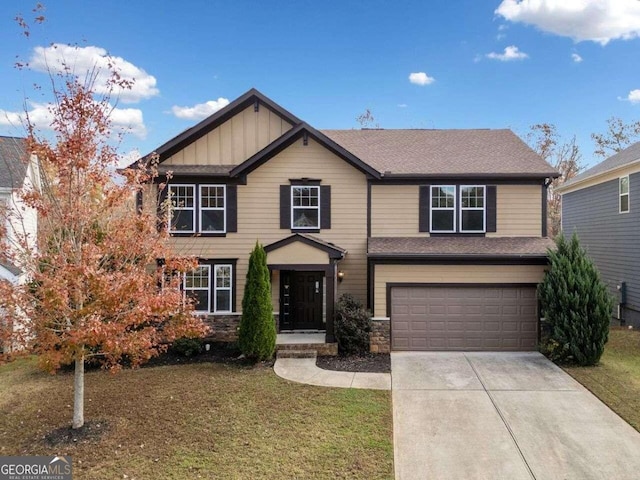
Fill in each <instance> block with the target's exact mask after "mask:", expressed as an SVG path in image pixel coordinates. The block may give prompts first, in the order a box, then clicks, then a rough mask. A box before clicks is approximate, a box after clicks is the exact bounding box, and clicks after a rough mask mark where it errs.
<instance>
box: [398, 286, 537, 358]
mask: <svg viewBox="0 0 640 480" xmlns="http://www.w3.org/2000/svg"><path fill="white" fill-rule="evenodd" d="M391 303H392V308H391V312H392V314H391V342H392V348H393V349H394V350H534V349H535V348H536V346H537V341H538V319H537V317H538V308H537V297H536V291H535V288H533V287H495V286H491V285H487V286H486V287H485V286H481V287H464V286H457V287H394V288H393V289H392V291H391Z"/></svg>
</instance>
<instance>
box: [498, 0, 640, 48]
mask: <svg viewBox="0 0 640 480" xmlns="http://www.w3.org/2000/svg"><path fill="white" fill-rule="evenodd" d="M495 13H496V14H498V15H501V16H502V17H504V18H505V19H506V20H510V21H512V22H522V23H526V24H529V25H534V26H535V27H537V28H539V29H540V30H542V31H545V32H550V33H553V34H556V35H560V36H563V37H570V38H572V39H574V40H575V41H577V42H581V41H585V40H589V41H592V42H597V43H600V44H601V45H606V44H607V43H608V42H609V41H611V40H614V39H623V40H628V39H631V38H635V37H638V36H640V1H638V0H503V1H502V3H501V4H500V5H499V6H498V8H497V9H496V11H495Z"/></svg>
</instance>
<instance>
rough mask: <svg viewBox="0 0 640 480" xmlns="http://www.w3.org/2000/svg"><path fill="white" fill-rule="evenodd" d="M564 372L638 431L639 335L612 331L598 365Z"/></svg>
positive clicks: (639, 409)
mask: <svg viewBox="0 0 640 480" xmlns="http://www.w3.org/2000/svg"><path fill="white" fill-rule="evenodd" d="M564 369H565V370H566V371H567V372H568V373H569V374H570V375H571V376H572V377H574V378H575V379H576V380H578V381H579V382H580V383H581V384H583V385H584V386H585V387H587V388H588V389H589V390H591V391H592V392H593V393H594V394H595V395H596V396H597V397H598V398H599V399H600V400H602V401H603V402H604V403H606V404H607V405H608V406H609V407H610V408H611V409H612V410H613V411H615V412H616V413H617V414H618V415H620V416H621V417H622V418H624V419H625V420H626V421H627V422H629V423H630V424H631V425H632V426H633V427H634V428H635V429H636V430H638V431H640V331H634V330H626V329H613V330H611V331H610V332H609V342H608V343H607V346H606V347H605V350H604V354H603V355H602V358H601V360H600V364H599V365H597V366H595V367H564Z"/></svg>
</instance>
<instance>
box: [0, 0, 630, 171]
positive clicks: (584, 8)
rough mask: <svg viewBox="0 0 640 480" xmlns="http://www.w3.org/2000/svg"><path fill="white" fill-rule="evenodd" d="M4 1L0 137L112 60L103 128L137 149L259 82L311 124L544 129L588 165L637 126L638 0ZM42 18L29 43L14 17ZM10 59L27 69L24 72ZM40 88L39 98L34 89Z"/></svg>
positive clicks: (18, 131)
mask: <svg viewBox="0 0 640 480" xmlns="http://www.w3.org/2000/svg"><path fill="white" fill-rule="evenodd" d="M35 3H36V2H34V1H25V0H3V1H2V2H0V135H15V136H21V135H24V129H23V128H22V127H21V126H20V119H21V118H23V112H24V110H25V107H26V108H27V110H29V111H30V113H31V118H32V119H34V121H36V122H37V123H38V125H39V126H41V127H42V128H44V129H46V128H47V125H48V121H47V120H48V118H47V114H46V102H47V101H48V100H50V97H47V94H46V92H47V88H46V85H47V81H48V76H47V74H46V73H45V72H46V69H47V68H49V69H53V70H55V69H56V66H58V65H59V61H60V58H64V59H65V61H66V62H67V63H70V64H73V65H74V68H75V69H76V71H77V72H78V73H82V72H86V70H87V68H92V67H94V66H97V67H101V66H102V67H103V70H102V71H105V68H104V67H105V66H106V65H107V63H108V60H107V58H112V61H113V63H114V64H115V65H116V66H117V67H118V68H119V70H120V72H121V74H122V75H123V76H124V77H125V78H132V79H135V84H134V87H133V88H132V89H131V90H129V91H123V92H122V93H121V95H120V96H119V99H118V102H117V105H115V107H116V110H115V111H114V116H113V118H112V120H113V122H114V124H115V125H116V126H119V127H122V128H124V129H127V130H128V131H129V134H128V136H127V139H126V140H125V142H124V143H123V144H122V145H121V150H122V153H123V154H126V155H135V152H136V151H138V152H139V153H141V154H146V153H149V152H151V151H153V150H154V149H155V148H157V147H158V146H160V145H161V144H163V143H164V142H166V141H168V140H170V139H171V138H172V137H174V136H175V135H177V134H178V133H180V132H181V131H183V130H185V129H186V128H189V127H190V126H192V125H194V124H195V123H197V122H198V121H200V120H201V119H203V118H205V117H206V116H208V115H210V114H212V113H214V112H215V111H216V110H217V109H219V108H222V107H223V106H224V105H226V104H227V103H228V102H230V101H233V100H234V99H235V98H237V97H238V96H240V95H242V94H243V93H244V92H246V91H247V90H249V89H250V88H252V87H255V88H257V89H258V90H260V91H261V92H262V93H263V94H265V95H266V96H268V97H269V98H271V99H272V100H274V101H275V102H276V103H278V104H280V105H281V106H283V107H284V108H286V109H287V110H289V111H290V112H292V113H293V114H294V115H296V116H297V117H299V118H301V119H303V120H305V121H306V122H308V123H309V124H311V125H312V126H314V127H315V128H318V129H324V128H326V129H330V128H331V129H334V128H359V127H360V125H359V124H358V122H357V121H356V117H358V115H360V114H362V113H363V112H364V111H365V110H366V109H369V110H370V111H371V112H372V114H373V116H374V117H375V123H376V124H377V125H379V127H381V128H511V129H512V130H513V131H514V132H515V133H516V134H518V135H519V136H520V137H522V138H525V137H526V135H527V133H528V131H529V127H530V126H531V125H534V124H538V123H543V122H546V123H552V124H554V125H556V127H557V129H558V132H559V133H560V134H561V135H562V137H563V138H564V139H569V138H570V137H572V136H573V135H575V136H576V139H577V142H578V144H579V146H580V147H581V151H582V154H583V161H584V163H585V164H586V165H592V164H594V163H596V162H597V161H599V160H598V159H596V158H595V157H594V156H593V151H594V144H593V141H592V140H591V138H590V135H591V133H593V132H597V133H599V132H604V131H605V130H606V120H607V119H608V118H609V117H612V116H616V117H619V118H621V119H623V120H624V121H625V122H631V121H635V120H639V119H640V38H639V37H640V0H431V1H426V0H422V1H403V0H396V1H391V0H367V1H361V0H353V1H351V0H340V1H333V0H326V1H317V0H316V1H308V0H297V1H289V2H286V1H284V0H278V1H274V0H256V1H246V0H228V1H224V2H220V1H214V0H182V1H179V2H178V1H167V0H165V1H158V0H156V1H153V2H151V1H146V0H128V1H124V0H101V1H96V0H49V1H46V0H45V1H43V2H42V3H44V11H43V12H41V13H38V14H34V13H32V9H33V7H34V6H35ZM20 13H21V14H23V15H24V16H25V18H26V19H27V20H29V19H32V18H33V17H34V16H37V15H40V14H42V15H44V17H45V21H44V23H42V24H38V25H33V26H32V27H31V29H30V35H29V37H28V38H27V37H25V36H24V35H23V34H22V31H21V29H20V28H19V27H18V25H17V23H16V21H15V17H16V15H17V14H20ZM16 61H23V62H24V61H27V62H29V68H27V69H22V70H17V69H16V68H15V67H14V65H15V63H16ZM34 84H39V85H43V86H45V88H44V89H42V90H38V89H34V87H33V85H34Z"/></svg>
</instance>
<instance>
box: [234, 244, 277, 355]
mask: <svg viewBox="0 0 640 480" xmlns="http://www.w3.org/2000/svg"><path fill="white" fill-rule="evenodd" d="M238 343H239V346H240V350H242V353H244V354H245V355H246V356H247V358H250V359H252V360H255V361H259V360H266V359H268V358H271V357H272V356H273V352H274V350H275V348H276V325H275V322H274V320H273V306H272V304H271V282H270V280H269V268H268V267H267V254H266V252H265V251H264V248H263V247H262V245H260V244H259V243H258V242H257V241H256V246H255V247H254V249H253V251H252V252H251V257H250V258H249V269H248V270H247V280H246V283H245V287H244V296H243V297H242V319H241V320H240V331H239V332H238Z"/></svg>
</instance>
